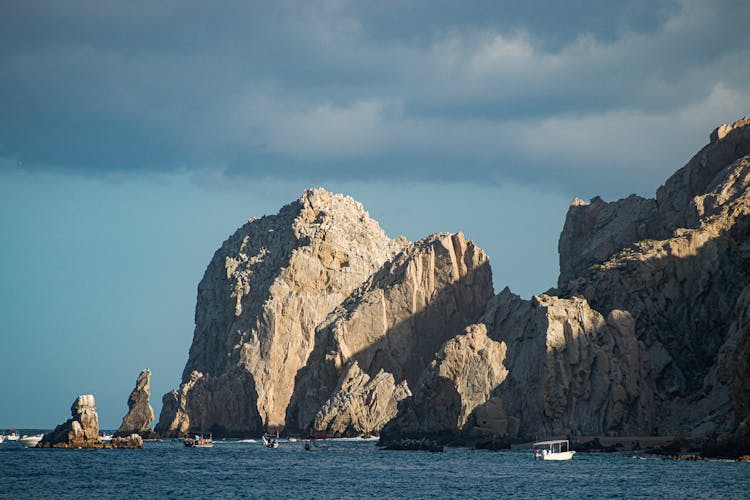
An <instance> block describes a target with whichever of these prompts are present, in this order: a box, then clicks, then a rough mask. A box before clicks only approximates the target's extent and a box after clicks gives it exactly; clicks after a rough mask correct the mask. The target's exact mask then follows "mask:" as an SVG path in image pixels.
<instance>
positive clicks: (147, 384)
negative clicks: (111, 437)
mask: <svg viewBox="0 0 750 500" xmlns="http://www.w3.org/2000/svg"><path fill="white" fill-rule="evenodd" d="M150 397H151V370H149V369H148V368H146V369H145V370H143V371H142V372H141V373H140V375H138V379H137V380H136V382H135V388H134V389H133V392H131V393H130V397H129V398H128V413H127V415H125V416H124V417H123V419H122V424H121V425H120V428H119V429H117V432H115V437H125V436H130V435H131V434H139V435H141V436H143V435H144V434H145V435H146V436H148V437H151V436H152V431H151V430H150V429H149V428H148V426H149V425H150V424H151V422H153V421H154V409H153V408H151V404H150V403H149V398H150Z"/></svg>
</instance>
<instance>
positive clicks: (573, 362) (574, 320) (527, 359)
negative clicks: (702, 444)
mask: <svg viewBox="0 0 750 500" xmlns="http://www.w3.org/2000/svg"><path fill="white" fill-rule="evenodd" d="M483 320H484V321H485V322H486V324H487V325H488V329H489V330H490V332H491V333H490V335H491V336H492V337H493V338H496V339H498V340H501V341H503V342H505V343H506V344H507V345H508V350H507V354H506V357H505V360H504V364H505V366H506V367H507V369H508V371H509V375H508V377H507V378H506V380H505V381H504V383H503V384H502V385H501V386H500V387H499V388H498V390H496V391H495V393H494V396H495V397H496V398H499V399H500V400H501V402H502V405H503V408H504V411H505V415H507V418H508V419H517V421H518V436H512V437H522V438H533V437H535V436H539V435H543V436H544V435H546V436H549V435H559V434H563V433H570V432H574V433H579V434H595V435H596V434H609V433H620V434H628V433H637V432H638V431H641V432H642V430H643V429H647V428H649V426H650V422H651V418H652V417H651V414H650V410H651V407H652V403H653V396H652V389H651V388H650V387H649V385H648V383H647V381H648V373H649V372H648V364H647V362H646V361H645V360H644V359H643V358H644V356H643V353H642V351H641V348H640V346H639V345H638V341H637V339H636V337H635V322H634V321H633V318H632V317H631V316H630V314H629V313H627V312H625V311H619V310H613V311H611V312H610V313H609V315H608V316H607V317H606V318H604V317H603V316H602V315H601V314H600V313H599V312H597V311H595V310H593V309H592V308H591V307H590V306H589V304H588V303H587V301H586V300H585V299H583V298H580V297H573V298H570V299H562V298H558V297H553V296H547V295H539V296H535V297H533V299H532V300H531V301H525V300H522V299H520V298H519V297H518V296H515V295H513V294H511V293H510V292H509V291H508V290H507V289H506V290H504V291H503V292H502V293H501V294H499V295H498V296H497V297H496V299H495V301H494V302H493V303H492V304H491V305H490V307H489V309H488V313H487V315H486V316H485V317H484V318H483ZM479 424H480V425H481V422H480V423H479ZM510 430H513V429H510Z"/></svg>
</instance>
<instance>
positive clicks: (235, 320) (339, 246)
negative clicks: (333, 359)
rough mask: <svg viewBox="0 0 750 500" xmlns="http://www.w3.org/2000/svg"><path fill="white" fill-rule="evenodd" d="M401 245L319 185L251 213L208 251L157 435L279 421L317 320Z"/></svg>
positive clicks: (256, 427)
mask: <svg viewBox="0 0 750 500" xmlns="http://www.w3.org/2000/svg"><path fill="white" fill-rule="evenodd" d="M404 244H406V241H405V240H404V239H403V238H399V239H396V240H391V239H389V238H388V237H386V236H385V234H384V233H383V231H382V230H381V229H380V227H379V226H378V224H377V223H376V222H375V221H373V220H372V219H370V217H369V216H368V214H367V212H365V211H364V209H363V208H362V205H361V204H359V203H358V202H356V201H354V200H353V199H351V198H349V197H346V196H342V195H333V194H331V193H328V192H327V191H325V190H323V189H313V190H308V191H306V192H305V193H304V194H303V196H302V197H301V198H300V199H299V200H297V201H296V202H294V203H291V204H289V205H287V206H285V207H283V208H282V209H281V211H280V212H279V213H278V214H277V215H273V216H265V217H262V218H260V219H251V220H250V221H249V222H248V223H247V224H245V225H244V226H243V227H241V228H240V229H239V230H238V231H237V232H236V233H235V234H234V235H232V236H231V237H230V238H229V239H228V240H227V241H225V242H224V244H223V245H222V247H221V248H220V249H219V250H218V251H217V252H216V254H215V255H214V257H213V259H212V261H211V263H210V264H209V266H208V268H207V269H206V272H205V275H204V277H203V280H202V281H201V283H200V285H199V286H198V302H197V305H196V314H195V322H196V326H195V334H194V337H193V344H192V346H191V348H190V356H189V359H188V362H187V364H186V366H185V370H184V372H183V379H182V385H181V387H180V389H179V390H178V391H176V392H175V393H171V394H168V395H166V396H165V398H164V406H163V409H162V412H161V415H160V418H159V424H158V425H157V428H156V430H157V432H158V433H159V434H161V435H165V436H173V435H182V434H184V433H186V432H188V431H189V430H194V431H204V430H212V431H214V432H215V433H217V434H223V435H248V434H258V433H260V432H262V430H263V429H266V428H279V427H283V426H284V425H285V414H286V409H287V405H288V403H289V399H290V397H291V395H292V391H293V390H294V380H295V376H296V374H297V372H298V370H299V369H300V368H301V367H303V366H304V365H305V363H306V362H307V358H308V356H309V354H310V352H311V351H312V349H313V347H314V340H315V339H314V331H315V327H316V326H317V325H318V324H319V323H320V322H321V321H322V320H323V319H324V318H325V317H326V315H327V314H328V313H329V312H330V311H331V310H332V309H333V308H334V307H336V306H337V305H338V304H339V303H340V302H341V301H342V300H343V299H344V298H346V296H347V295H349V293H351V291H352V290H354V288H355V287H357V286H359V285H360V284H361V283H362V282H363V281H365V280H366V279H367V278H368V276H370V275H371V274H372V273H373V272H374V271H375V270H376V269H378V268H379V267H380V266H381V265H382V264H383V263H384V262H385V261H386V260H388V259H390V258H391V257H392V256H393V255H394V254H395V253H396V252H398V251H399V250H400V249H401V247H402V246H403V245H404ZM227 384H229V385H231V386H232V389H229V388H227Z"/></svg>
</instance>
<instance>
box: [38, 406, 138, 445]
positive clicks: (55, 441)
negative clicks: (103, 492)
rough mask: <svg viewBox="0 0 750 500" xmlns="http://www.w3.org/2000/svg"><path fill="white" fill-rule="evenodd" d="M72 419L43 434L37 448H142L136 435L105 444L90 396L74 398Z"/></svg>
mask: <svg viewBox="0 0 750 500" xmlns="http://www.w3.org/2000/svg"><path fill="white" fill-rule="evenodd" d="M70 413H71V416H72V418H70V419H68V420H67V421H65V423H62V424H60V425H58V426H57V427H55V430H54V431H52V432H50V433H48V434H45V435H44V438H42V440H41V441H40V442H39V444H38V445H37V448H77V449H83V448H94V449H96V448H143V440H142V439H141V437H140V436H139V435H138V434H133V435H130V436H127V437H121V438H115V439H113V440H112V441H111V442H109V443H107V442H104V441H102V438H101V437H100V436H99V414H98V413H97V412H96V403H95V401H94V396H93V395H92V394H83V395H80V396H78V397H77V398H76V400H75V401H74V402H73V406H71V407H70Z"/></svg>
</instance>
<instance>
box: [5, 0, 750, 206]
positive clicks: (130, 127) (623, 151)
mask: <svg viewBox="0 0 750 500" xmlns="http://www.w3.org/2000/svg"><path fill="white" fill-rule="evenodd" d="M517 4H522V5H517ZM0 14H2V15H0V107H1V108H2V109H3V110H4V113H3V115H2V117H1V118H0V157H4V158H6V159H14V160H18V161H19V162H23V164H24V165H25V166H26V167H27V168H44V167H47V168H49V167H56V168H64V169H75V170H83V171H86V172H91V173H93V174H98V173H111V172H124V173H127V172H131V171H136V172H137V171H155V170H156V171H165V170H166V171H168V170H173V169H178V168H179V169H195V170H199V169H200V170H201V171H205V170H206V169H215V170H217V171H220V172H224V173H225V174H226V175H229V176H254V177H257V176H265V177H273V176H279V175H281V176H285V177H296V178H304V179H310V180H311V181H313V182H314V181H320V180H326V179H371V178H386V177H392V178H401V179H419V178H428V179H444V180H462V181H469V182H502V181H503V179H511V180H522V181H525V182H532V183H538V182H549V183H557V184H563V185H564V186H566V189H571V190H581V189H582V190H594V191H604V192H606V191H607V190H608V189H610V190H611V189H612V188H611V185H612V183H615V182H616V183H617V191H614V192H618V193H619V190H620V189H623V188H625V189H628V190H633V191H648V190H651V191H653V189H654V188H655V186H656V184H658V183H659V182H660V181H661V180H663V178H664V177H665V176H666V175H668V174H669V173H670V172H671V171H672V170H674V169H675V168H676V167H678V166H680V165H681V164H682V163H683V162H684V161H686V160H687V159H688V156H689V155H690V154H691V153H692V152H694V151H695V150H696V149H697V148H699V147H700V146H701V145H702V144H703V143H704V142H705V139H706V136H707V133H708V132H709V129H710V128H711V127H713V126H714V125H716V124H718V122H721V121H728V120H733V119H736V118H738V117H739V116H741V115H743V114H747V112H748V107H749V106H748V104H749V103H750V88H749V85H748V83H747V82H748V81H750V79H749V77H750V64H747V62H748V61H750V34H749V33H748V30H747V27H746V21H747V19H750V6H749V5H748V4H747V3H746V2H742V1H731V0H726V1H723V2H713V3H711V4H706V3H704V2H691V1H684V2H658V3H657V2H648V3H644V2H612V3H605V2H598V1H590V2H584V1H580V2H564V3H563V2H532V3H529V2H508V3H505V2H502V3H501V2H469V3H467V2H447V1H445V2H434V1H430V2H426V1H425V2H421V1H415V2H409V3H408V4H403V2H375V3H365V2H346V1H342V2H316V3H309V2H299V3H293V2H280V3H276V2H273V3H268V2H257V3H245V2H213V3H211V4H207V3H203V2H196V3H190V2H154V3H151V2H143V3H132V2H127V3H125V2H123V3H117V2H64V3H62V2H29V1H24V2H4V3H3V4H2V5H0Z"/></svg>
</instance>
